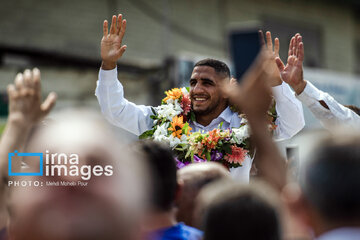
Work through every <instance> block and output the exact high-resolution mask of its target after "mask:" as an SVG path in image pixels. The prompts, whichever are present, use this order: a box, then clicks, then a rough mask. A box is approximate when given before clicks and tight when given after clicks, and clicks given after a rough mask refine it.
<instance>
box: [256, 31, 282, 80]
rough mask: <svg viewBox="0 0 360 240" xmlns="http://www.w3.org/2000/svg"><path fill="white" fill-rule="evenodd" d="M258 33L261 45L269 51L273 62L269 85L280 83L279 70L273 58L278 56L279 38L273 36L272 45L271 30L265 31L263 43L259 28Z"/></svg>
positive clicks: (262, 35)
mask: <svg viewBox="0 0 360 240" xmlns="http://www.w3.org/2000/svg"><path fill="white" fill-rule="evenodd" d="M259 33H260V38H261V42H262V45H263V46H264V48H265V49H267V51H268V52H269V56H270V58H271V59H272V62H273V65H274V71H273V73H272V74H273V76H274V77H273V78H271V82H270V85H271V86H272V87H275V86H278V85H281V84H282V80H281V78H280V72H279V71H278V69H277V67H276V66H275V65H276V64H275V58H277V57H279V50H280V42H279V39H278V38H275V40H274V45H273V41H272V38H271V32H269V31H267V32H266V43H265V41H264V34H263V32H262V31H261V30H260V31H259Z"/></svg>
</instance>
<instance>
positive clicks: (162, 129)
mask: <svg viewBox="0 0 360 240" xmlns="http://www.w3.org/2000/svg"><path fill="white" fill-rule="evenodd" d="M168 126H169V123H164V124H162V125H161V126H158V127H157V128H156V130H155V132H154V135H153V136H154V141H157V142H169V137H168V136H167V134H168V131H167V129H168Z"/></svg>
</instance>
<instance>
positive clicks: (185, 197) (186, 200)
mask: <svg viewBox="0 0 360 240" xmlns="http://www.w3.org/2000/svg"><path fill="white" fill-rule="evenodd" d="M178 178H179V180H180V181H182V183H183V188H182V192H181V197H180V199H179V200H178V201H177V207H178V211H177V216H176V218H177V220H178V221H179V222H184V223H185V224H186V225H189V226H195V223H194V220H193V217H194V216H193V215H194V208H195V199H196V197H197V195H198V194H199V192H200V190H201V189H202V188H203V187H204V186H206V185H207V184H209V183H212V182H214V181H217V180H221V179H224V178H227V179H230V178H231V176H230V172H229V171H228V170H227V169H226V168H225V167H224V166H223V165H221V164H219V163H215V162H202V163H194V164H190V165H187V166H185V167H183V168H181V169H179V170H178Z"/></svg>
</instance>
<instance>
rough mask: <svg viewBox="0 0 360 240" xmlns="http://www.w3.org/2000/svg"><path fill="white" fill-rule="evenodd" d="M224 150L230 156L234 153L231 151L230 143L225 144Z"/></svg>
mask: <svg viewBox="0 0 360 240" xmlns="http://www.w3.org/2000/svg"><path fill="white" fill-rule="evenodd" d="M223 149H224V152H225V153H228V154H231V153H232V151H231V144H230V143H224V145H223Z"/></svg>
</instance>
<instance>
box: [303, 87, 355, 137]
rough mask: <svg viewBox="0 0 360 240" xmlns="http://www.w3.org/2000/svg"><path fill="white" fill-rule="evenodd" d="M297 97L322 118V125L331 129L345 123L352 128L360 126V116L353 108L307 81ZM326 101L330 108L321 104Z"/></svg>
mask: <svg viewBox="0 0 360 240" xmlns="http://www.w3.org/2000/svg"><path fill="white" fill-rule="evenodd" d="M297 98H298V99H299V100H300V101H301V102H302V103H303V104H304V105H306V106H307V107H308V108H309V109H310V111H311V112H312V113H313V114H314V115H315V117H316V118H317V119H319V120H320V122H321V123H322V125H323V126H324V127H325V128H327V129H329V130H331V129H333V128H334V126H339V125H344V126H348V127H352V128H360V117H359V116H358V115H357V114H356V113H355V112H354V111H352V110H351V109H349V108H347V107H344V106H343V105H342V104H340V103H338V102H337V101H336V100H335V99H334V98H333V97H332V96H330V95H329V94H328V93H326V92H323V91H321V90H319V89H317V88H316V87H315V86H314V85H313V84H312V83H311V82H309V81H307V84H306V86H305V89H304V91H303V92H302V93H301V94H299V95H297ZM319 101H324V102H325V103H326V105H327V106H328V107H329V109H327V108H325V107H324V106H322V105H321V104H320V102H319Z"/></svg>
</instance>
